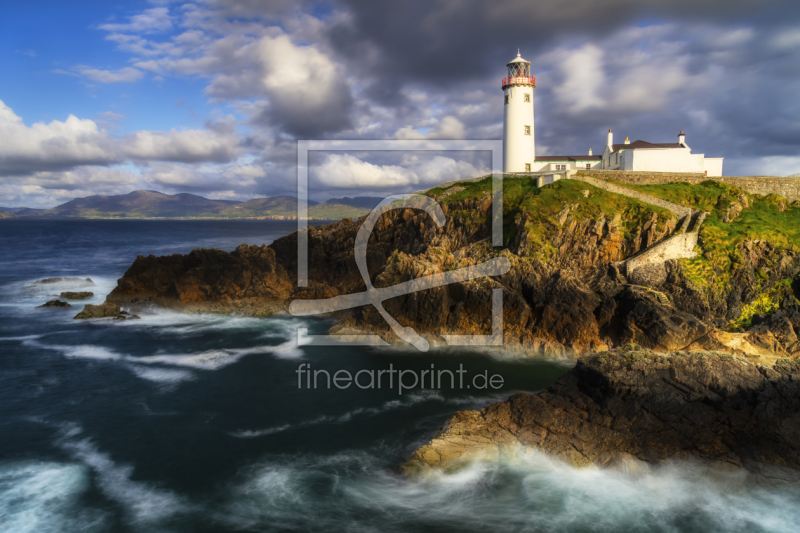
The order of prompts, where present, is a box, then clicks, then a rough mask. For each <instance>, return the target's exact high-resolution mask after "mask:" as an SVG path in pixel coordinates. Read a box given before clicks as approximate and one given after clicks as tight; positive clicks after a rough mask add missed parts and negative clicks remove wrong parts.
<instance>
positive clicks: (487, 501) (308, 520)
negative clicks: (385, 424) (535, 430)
mask: <svg viewBox="0 0 800 533" xmlns="http://www.w3.org/2000/svg"><path fill="white" fill-rule="evenodd" d="M379 455H380V453H377V454H376V453H358V452H355V453H353V452H348V453H341V454H335V455H333V456H327V457H317V458H314V457H308V456H306V457H291V458H289V457H287V458H285V459H284V460H280V459H276V460H273V461H271V462H268V463H263V464H260V465H254V466H253V467H252V468H251V469H250V471H249V473H248V475H247V477H246V478H245V479H244V480H243V481H241V482H240V483H238V484H237V485H236V486H233V487H231V489H230V495H229V502H228V504H227V506H225V507H224V511H223V512H221V513H219V514H218V515H217V520H218V521H220V522H222V523H227V524H229V526H230V527H232V528H241V529H253V530H257V529H260V528H263V527H266V525H267V524H270V523H274V521H280V522H281V523H282V524H284V525H285V526H286V527H287V528H289V529H300V530H302V529H309V528H315V529H321V530H325V531H351V530H354V529H357V530H363V531H373V530H383V529H385V528H386V527H387V526H398V527H399V528H400V529H401V530H408V531H414V530H420V529H440V528H443V529H447V530H453V531H487V530H503V531H547V532H549V531H554V532H562V531H563V532H578V531H597V532H617V531H664V532H676V533H677V532H687V531H697V532H703V533H706V532H729V531H771V532H772V531H774V532H787V533H788V532H794V531H796V529H797V527H796V525H797V523H800V522H799V521H800V505H799V504H800V493H798V492H797V490H795V489H793V488H787V487H780V488H769V489H768V488H752V487H751V488H746V487H745V486H744V485H743V484H742V483H741V479H740V476H738V475H736V474H731V475H729V476H725V475H717V476H716V477H709V476H707V475H705V474H703V473H702V472H700V471H699V470H698V469H697V468H696V467H695V466H693V465H689V464H669V465H665V466H662V467H658V468H650V469H643V470H640V471H638V472H620V471H613V470H603V469H597V468H583V469H578V468H573V467H571V466H567V465H565V464H563V463H560V462H559V461H555V460H553V459H551V458H548V457H547V456H545V455H543V454H541V453H537V452H528V453H526V454H523V455H521V456H519V457H516V458H515V459H513V460H506V461H502V462H475V463H473V464H471V465H470V466H468V467H467V468H464V469H462V470H460V471H458V472H455V473H451V474H445V473H439V474H438V475H434V476H432V477H427V478H422V479H407V478H402V477H398V476H396V475H394V474H393V473H391V472H389V471H387V470H386V469H385V468H384V467H383V466H382V465H381V464H380V462H379V460H377V459H376V457H377V456H379ZM732 486H736V487H737V488H736V489H735V490H732ZM311 487H314V489H313V490H310V488H311ZM320 494H322V495H324V497H320ZM400 524H402V526H400ZM390 529H391V527H390Z"/></svg>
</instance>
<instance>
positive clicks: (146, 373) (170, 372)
mask: <svg viewBox="0 0 800 533" xmlns="http://www.w3.org/2000/svg"><path fill="white" fill-rule="evenodd" d="M130 369H131V370H132V371H133V373H134V374H136V376H137V377H140V378H142V379H146V380H148V381H154V382H156V383H165V384H170V385H172V384H176V383H180V382H181V381H190V380H192V379H194V377H195V376H194V374H193V373H192V372H191V371H189V370H182V369H170V368H154V367H143V366H138V365H132V366H131V367H130Z"/></svg>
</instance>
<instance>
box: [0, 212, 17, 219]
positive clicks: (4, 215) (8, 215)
mask: <svg viewBox="0 0 800 533" xmlns="http://www.w3.org/2000/svg"><path fill="white" fill-rule="evenodd" d="M16 217H17V215H15V214H13V213H9V212H8V211H0V218H16Z"/></svg>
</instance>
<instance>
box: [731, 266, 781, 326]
mask: <svg viewBox="0 0 800 533" xmlns="http://www.w3.org/2000/svg"><path fill="white" fill-rule="evenodd" d="M789 294H792V296H794V295H793V293H792V280H791V279H790V278H789V279H784V280H781V281H780V282H779V283H777V284H775V286H774V287H772V288H771V289H770V290H768V291H766V292H763V293H761V294H760V295H759V296H758V298H756V299H755V300H753V301H752V302H750V303H747V304H745V305H743V306H742V313H741V315H739V318H737V319H736V320H734V321H732V322H731V323H730V324H728V329H729V330H732V331H740V330H742V329H745V328H747V327H748V326H750V325H751V324H752V321H753V316H755V315H757V314H761V315H771V314H772V313H774V312H775V311H776V310H777V309H778V307H779V304H780V302H782V301H783V299H784V298H785V297H786V296H787V295H789Z"/></svg>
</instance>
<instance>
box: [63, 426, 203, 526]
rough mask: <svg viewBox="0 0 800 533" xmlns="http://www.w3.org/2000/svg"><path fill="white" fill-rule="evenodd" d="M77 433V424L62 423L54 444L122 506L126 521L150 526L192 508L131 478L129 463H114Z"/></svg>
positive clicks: (162, 490) (107, 495)
mask: <svg viewBox="0 0 800 533" xmlns="http://www.w3.org/2000/svg"><path fill="white" fill-rule="evenodd" d="M81 435H82V429H81V428H80V426H78V425H76V424H64V425H62V429H61V435H60V437H59V438H58V439H57V440H56V445H57V446H58V447H60V448H61V449H63V450H64V451H66V452H67V453H68V454H69V455H70V456H71V457H72V458H73V459H74V460H76V461H79V462H80V463H82V464H83V465H86V467H88V468H90V469H91V470H92V471H93V472H94V474H95V482H96V484H97V486H98V488H99V489H100V490H101V491H102V492H103V494H104V495H105V496H106V497H107V498H109V499H110V500H113V501H115V502H117V503H118V504H119V505H120V506H121V507H122V509H123V511H124V514H125V517H126V520H127V521H128V522H130V523H133V524H137V525H151V524H154V523H160V522H163V521H165V520H168V519H170V518H172V517H174V516H176V515H180V514H186V513H189V512H190V511H192V510H193V509H192V506H191V505H190V504H189V503H188V502H187V501H186V499H184V498H182V497H181V496H179V495H177V494H176V493H174V492H172V491H169V490H166V489H161V488H158V487H155V486H153V485H151V484H149V483H146V482H143V481H134V480H133V479H132V475H133V472H134V468H133V466H130V465H120V464H117V463H116V462H114V460H113V459H111V456H110V455H108V454H107V453H104V452H102V451H100V450H99V449H98V448H97V446H96V445H95V444H94V443H93V442H92V441H91V440H90V439H89V438H79V437H81Z"/></svg>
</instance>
